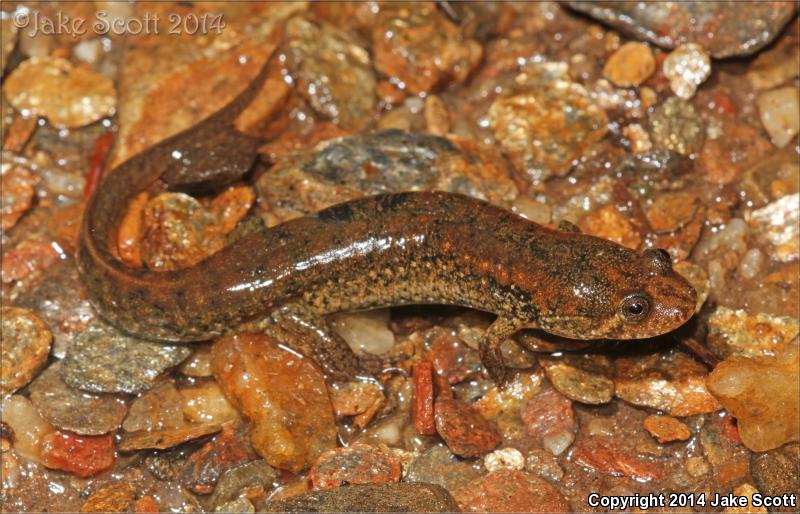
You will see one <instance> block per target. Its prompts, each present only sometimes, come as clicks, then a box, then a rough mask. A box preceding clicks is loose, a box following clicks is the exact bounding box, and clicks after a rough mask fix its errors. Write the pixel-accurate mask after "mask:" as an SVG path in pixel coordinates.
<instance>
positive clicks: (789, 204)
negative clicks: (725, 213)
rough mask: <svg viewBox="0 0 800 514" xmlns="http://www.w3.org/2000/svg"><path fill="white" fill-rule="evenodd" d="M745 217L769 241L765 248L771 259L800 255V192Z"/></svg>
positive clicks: (788, 260) (799, 256)
mask: <svg viewBox="0 0 800 514" xmlns="http://www.w3.org/2000/svg"><path fill="white" fill-rule="evenodd" d="M746 219H747V222H748V223H749V224H750V225H751V226H752V227H753V228H755V229H756V233H757V234H758V237H759V238H760V239H762V240H763V241H765V242H767V243H768V244H767V245H766V246H765V248H764V249H765V250H766V252H767V254H768V255H769V256H770V258H771V259H773V260H776V261H779V262H792V261H796V260H797V259H798V258H800V193H795V194H792V195H786V196H783V197H781V198H780V199H778V200H776V201H774V202H772V203H769V204H767V205H765V206H764V207H761V208H760V209H756V210H754V211H752V212H751V213H749V215H747V217H746Z"/></svg>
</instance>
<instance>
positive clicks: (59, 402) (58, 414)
mask: <svg viewBox="0 0 800 514" xmlns="http://www.w3.org/2000/svg"><path fill="white" fill-rule="evenodd" d="M61 367H62V366H61V363H60V362H57V363H54V364H51V365H50V367H48V368H47V369H46V370H44V371H43V372H42V373H41V374H40V375H39V376H38V377H37V378H36V380H34V381H33V382H31V384H30V386H28V390H29V391H30V393H31V402H33V404H34V405H35V406H36V408H37V409H38V411H39V412H40V413H41V415H42V417H44V419H46V420H47V421H48V422H49V423H51V424H53V425H54V426H56V427H58V428H61V429H63V430H69V431H71V432H75V433H77V434H80V435H103V434H107V433H108V432H113V431H114V430H116V429H117V428H119V427H120V425H122V420H123V419H124V418H125V413H126V412H127V410H128V408H127V406H126V405H125V402H124V401H122V400H121V399H119V398H117V397H116V396H112V395H102V394H91V393H87V392H84V391H80V390H78V389H73V388H72V387H70V386H68V385H67V384H66V383H64V381H63V380H62V379H61V371H62V370H61Z"/></svg>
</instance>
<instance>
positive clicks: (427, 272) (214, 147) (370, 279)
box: [78, 65, 696, 380]
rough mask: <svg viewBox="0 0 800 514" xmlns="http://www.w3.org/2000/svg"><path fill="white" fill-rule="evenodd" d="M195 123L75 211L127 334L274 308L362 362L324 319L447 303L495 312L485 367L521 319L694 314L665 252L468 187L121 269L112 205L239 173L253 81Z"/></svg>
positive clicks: (349, 360)
mask: <svg viewBox="0 0 800 514" xmlns="http://www.w3.org/2000/svg"><path fill="white" fill-rule="evenodd" d="M268 66H269V65H267V66H265V68H264V70H262V71H261V72H260V74H259V76H258V77H257V78H256V80H254V82H253V83H252V84H251V85H250V87H249V88H248V89H247V90H245V91H244V92H243V93H241V94H240V95H239V97H237V98H236V99H235V100H234V101H233V102H232V103H231V104H229V105H228V106H227V107H226V108H224V109H222V110H221V111H219V112H218V113H216V114H214V115H212V116H211V117H209V118H208V119H206V120H205V121H203V122H201V123H199V124H198V125H196V126H194V127H192V128H191V129H189V130H187V131H185V132H182V133H180V134H178V135H176V136H174V137H172V138H169V139H168V140H165V141H164V142H162V143H160V144H158V145H155V146H153V147H151V148H149V149H148V150H145V151H144V152H142V153H140V154H138V155H136V156H134V157H132V158H131V159H129V160H128V161H126V162H124V163H122V164H121V165H119V166H118V167H117V169H115V170H114V171H112V172H111V173H109V174H108V176H107V177H106V178H105V179H104V180H103V182H102V183H101V184H100V186H99V187H98V189H97V190H96V191H95V193H94V194H93V195H92V197H91V198H90V200H89V202H88V205H87V207H86V211H85V217H84V223H83V227H82V232H81V236H80V242H79V249H78V263H79V268H80V271H81V274H82V278H83V280H84V282H85V284H86V286H87V290H88V293H89V296H90V298H91V300H92V302H93V303H94V305H95V306H96V307H97V309H98V310H99V312H100V313H101V315H102V316H104V317H105V318H106V319H108V320H109V321H110V322H112V323H113V324H115V325H116V326H118V327H119V328H121V329H122V330H124V331H126V332H129V333H131V334H134V335H137V336H140V337H144V338H148V339H155V340H163V341H199V340H206V339H209V338H212V337H214V336H218V335H220V334H224V333H227V332H231V331H234V330H235V329H236V327H237V326H239V325H240V324H242V323H244V322H247V321H250V320H254V319H256V318H258V317H267V316H271V317H272V318H273V319H274V320H276V321H278V323H277V324H276V326H279V327H281V330H285V331H287V333H292V334H298V335H299V337H296V341H295V344H300V347H299V348H298V349H299V350H301V351H303V352H304V353H307V354H310V355H311V356H312V357H314V358H315V359H316V360H317V361H318V362H319V363H320V365H321V366H322V367H323V368H324V369H325V370H326V371H327V372H328V373H329V374H333V375H336V376H347V377H352V376H354V375H356V374H357V373H358V372H359V370H360V369H362V366H361V363H360V362H359V360H358V358H357V357H356V356H355V355H354V354H353V353H352V351H351V350H350V348H349V347H348V346H347V344H346V343H345V342H344V341H343V340H341V339H340V338H339V337H338V336H337V335H336V334H335V333H334V332H332V331H331V330H330V329H329V327H328V325H327V323H326V320H325V317H324V316H325V315H327V314H331V313H335V312H342V311H353V310H362V309H371V308H377V307H387V306H397V305H404V304H449V305H460V306H465V307H470V308H474V309H480V310H483V311H489V312H492V313H495V314H496V315H497V319H496V321H495V322H494V323H493V324H492V325H491V327H490V328H489V329H488V331H487V332H486V334H485V336H484V340H483V342H482V344H481V358H482V359H483V363H484V364H485V366H486V368H487V369H488V371H489V372H490V374H491V375H492V377H493V378H495V379H496V380H501V379H502V377H503V374H504V369H505V368H504V365H503V362H502V360H501V358H500V354H499V346H500V343H502V342H503V341H504V340H505V339H507V338H508V337H509V336H511V335H512V334H514V333H515V332H516V331H518V330H520V329H523V328H538V329H541V330H544V331H546V332H549V333H553V334H557V335H562V336H566V337H570V338H575V339H598V338H618V339H636V338H647V337H652V336H656V335H659V334H662V333H665V332H668V331H671V330H673V329H675V328H677V327H678V326H680V325H682V324H683V323H684V322H686V321H687V320H688V319H689V318H690V317H691V316H692V314H693V312H694V307H695V296H696V294H695V291H694V289H693V288H692V287H691V286H690V285H689V284H688V283H687V282H686V280H684V279H683V278H682V277H681V276H680V275H678V274H677V273H675V272H674V271H673V270H672V267H671V263H670V259H669V256H668V255H667V254H666V252H664V251H662V250H646V251H644V252H643V253H637V252H635V251H633V250H630V249H627V248H624V247H622V246H620V245H617V244H615V243H612V242H610V241H606V240H603V239H599V238H596V237H592V236H588V235H584V234H580V233H576V232H573V231H559V230H553V229H550V228H547V227H543V226H541V225H537V224H536V223H533V222H531V221H528V220H526V219H523V218H521V217H519V216H517V215H515V214H513V213H511V212H509V211H507V210H504V209H502V208H499V207H496V206H493V205H490V204H488V203H486V202H483V201H480V200H476V199H473V198H469V197H466V196H461V195H456V194H448V193H440V192H412V193H396V194H384V195H379V196H372V197H366V198H362V199H358V200H353V201H349V202H346V203H343V204H339V205H335V206H333V207H330V208H327V209H324V210H322V211H320V212H318V213H316V214H314V215H310V216H306V217H303V218H298V219H294V220H291V221H288V222H285V223H283V224H281V225H278V226H275V227H272V228H263V229H261V230H258V231H256V232H254V233H251V234H249V235H247V236H245V237H243V238H242V239H239V240H237V241H236V242H234V243H233V244H231V245H229V246H228V247H226V248H224V249H222V250H221V251H219V252H217V253H216V254H214V255H212V256H210V257H208V258H206V259H205V260H203V261H202V262H200V263H198V264H196V265H194V266H192V267H190V268H187V269H182V270H177V271H170V272H156V271H150V270H146V269H133V268H130V267H127V266H126V265H124V264H123V263H122V262H121V261H119V260H118V259H117V258H116V257H115V253H114V251H113V250H112V248H113V247H114V241H115V237H116V230H117V227H118V225H119V223H120V220H121V218H122V216H123V214H124V211H125V206H126V205H127V204H128V203H129V202H130V201H131V199H132V198H133V197H135V196H136V195H137V194H138V193H139V192H140V191H142V190H143V189H145V188H147V187H149V186H151V185H152V184H153V183H154V182H155V181H157V180H160V181H162V182H163V183H164V184H166V185H167V186H168V187H169V188H170V189H173V190H189V191H197V190H208V189H213V188H214V187H217V186H220V185H223V184H225V183H228V182H230V181H232V180H235V179H237V178H240V177H242V176H243V175H244V174H246V173H247V172H248V170H249V169H250V167H251V166H252V164H253V162H254V160H255V158H256V155H257V148H258V146H259V145H260V144H261V142H260V141H259V140H257V139H255V138H253V137H250V136H247V135H243V134H241V133H239V132H237V131H236V129H235V128H234V124H233V122H234V120H235V118H236V116H238V114H239V113H241V111H242V110H243V109H244V108H245V107H246V105H247V104H248V103H249V102H250V101H251V100H252V98H253V96H254V94H255V92H256V91H257V89H258V88H260V87H261V86H262V84H263V83H264V79H265V77H266V69H267V68H268Z"/></svg>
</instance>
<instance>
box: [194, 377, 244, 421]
mask: <svg viewBox="0 0 800 514" xmlns="http://www.w3.org/2000/svg"><path fill="white" fill-rule="evenodd" d="M180 395H181V397H182V398H183V414H184V415H185V416H186V419H188V420H189V421H191V422H193V423H207V424H222V423H225V422H227V421H231V420H233V419H236V418H238V417H239V413H238V412H237V411H236V409H235V408H234V407H233V405H231V403H230V402H229V401H228V400H227V398H225V395H224V394H223V393H222V389H221V388H220V387H219V385H218V384H217V383H216V382H203V383H201V384H198V385H196V386H193V387H184V388H181V390H180Z"/></svg>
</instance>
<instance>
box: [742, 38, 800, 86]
mask: <svg viewBox="0 0 800 514" xmlns="http://www.w3.org/2000/svg"><path fill="white" fill-rule="evenodd" d="M797 43H798V41H797V38H796V37H784V38H781V39H780V40H778V42H777V44H776V45H775V47H774V48H770V49H769V50H767V51H766V52H762V53H760V54H759V55H758V57H756V59H755V60H754V61H753V62H752V64H750V67H749V69H748V70H747V80H748V82H750V85H751V86H753V89H755V90H757V91H764V90H767V89H772V88H774V87H777V86H780V85H781V84H783V83H785V82H786V81H787V80H789V79H791V78H794V77H797V76H798V75H800V46H798V44H797Z"/></svg>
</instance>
